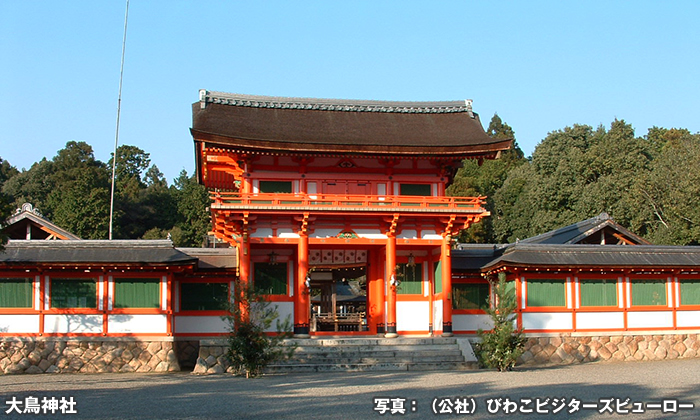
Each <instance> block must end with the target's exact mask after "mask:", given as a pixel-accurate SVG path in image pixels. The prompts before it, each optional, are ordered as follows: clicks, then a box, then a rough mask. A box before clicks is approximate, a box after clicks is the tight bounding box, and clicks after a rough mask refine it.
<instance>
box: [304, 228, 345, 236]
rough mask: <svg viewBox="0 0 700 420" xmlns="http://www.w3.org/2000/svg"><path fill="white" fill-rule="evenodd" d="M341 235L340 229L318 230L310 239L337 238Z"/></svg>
mask: <svg viewBox="0 0 700 420" xmlns="http://www.w3.org/2000/svg"><path fill="white" fill-rule="evenodd" d="M339 233H340V229H316V230H314V231H313V232H312V233H311V234H310V235H309V237H310V238H335V237H336V236H338V234H339Z"/></svg>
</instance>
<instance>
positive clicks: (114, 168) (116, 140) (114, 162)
mask: <svg viewBox="0 0 700 420" xmlns="http://www.w3.org/2000/svg"><path fill="white" fill-rule="evenodd" d="M128 20H129V0H126V14H125V15H124V39H123V40H122V64H121V68H120V70H119V98H118V100H117V129H116V134H115V136H114V155H113V156H112V193H111V196H110V203H109V240H110V241H111V240H112V221H113V220H114V184H115V182H114V181H115V178H116V174H117V145H118V144H119V116H120V114H121V109H122V80H123V78H124V51H125V49H126V24H127V22H128Z"/></svg>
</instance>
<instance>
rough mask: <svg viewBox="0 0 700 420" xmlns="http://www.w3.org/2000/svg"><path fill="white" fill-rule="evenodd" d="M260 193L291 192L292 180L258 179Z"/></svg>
mask: <svg viewBox="0 0 700 420" xmlns="http://www.w3.org/2000/svg"><path fill="white" fill-rule="evenodd" d="M259 188H260V192H261V193H291V192H292V181H260V184H259Z"/></svg>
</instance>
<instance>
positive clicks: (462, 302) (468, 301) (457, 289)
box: [452, 283, 489, 310]
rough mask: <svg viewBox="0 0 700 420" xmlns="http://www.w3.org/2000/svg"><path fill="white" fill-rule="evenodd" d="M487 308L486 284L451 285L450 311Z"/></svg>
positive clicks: (487, 290) (487, 294)
mask: <svg viewBox="0 0 700 420" xmlns="http://www.w3.org/2000/svg"><path fill="white" fill-rule="evenodd" d="M488 307H489V284H488V283H453V284H452V309H481V310H484V309H487V308H488Z"/></svg>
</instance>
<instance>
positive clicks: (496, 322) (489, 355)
mask: <svg viewBox="0 0 700 420" xmlns="http://www.w3.org/2000/svg"><path fill="white" fill-rule="evenodd" d="M489 282H490V283H491V285H492V286H493V290H494V295H495V299H494V304H493V305H491V304H489V307H488V309H487V310H486V313H487V314H488V315H489V316H490V317H491V320H492V321H493V329H492V330H491V331H484V330H482V329H479V330H478V331H477V335H478V336H479V338H480V339H481V342H480V343H478V344H477V345H476V353H477V357H478V358H479V362H481V364H483V365H485V366H487V367H490V368H496V369H498V371H499V372H503V371H506V370H512V369H513V367H514V366H515V362H516V361H517V359H518V357H520V355H521V354H522V353H523V347H524V346H525V340H526V339H525V336H524V335H523V332H522V330H521V329H516V328H515V322H514V321H515V317H516V314H515V310H516V309H517V308H518V305H517V301H516V300H515V291H514V290H513V289H508V287H507V286H506V281H505V276H503V275H501V276H499V281H498V282H493V281H490V280H489Z"/></svg>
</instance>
